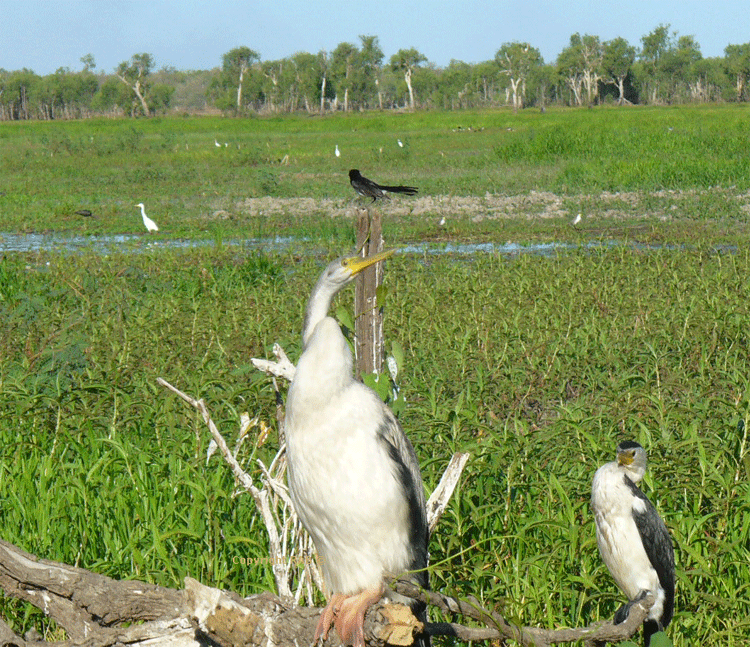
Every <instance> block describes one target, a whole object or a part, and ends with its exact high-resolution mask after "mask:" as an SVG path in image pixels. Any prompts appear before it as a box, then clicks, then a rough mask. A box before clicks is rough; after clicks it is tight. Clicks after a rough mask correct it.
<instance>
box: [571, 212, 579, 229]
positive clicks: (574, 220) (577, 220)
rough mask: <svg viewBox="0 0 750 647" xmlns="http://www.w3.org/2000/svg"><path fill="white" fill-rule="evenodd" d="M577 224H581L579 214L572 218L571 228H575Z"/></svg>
mask: <svg viewBox="0 0 750 647" xmlns="http://www.w3.org/2000/svg"><path fill="white" fill-rule="evenodd" d="M579 222H581V214H580V213H579V214H578V215H577V216H576V217H575V218H573V223H572V224H573V226H574V227H575V226H576V225H577V224H578V223H579Z"/></svg>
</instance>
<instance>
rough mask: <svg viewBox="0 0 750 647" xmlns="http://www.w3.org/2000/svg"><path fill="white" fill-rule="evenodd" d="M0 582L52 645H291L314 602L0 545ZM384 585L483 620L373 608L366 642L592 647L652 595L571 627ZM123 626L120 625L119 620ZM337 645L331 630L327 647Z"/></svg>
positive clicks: (616, 635)
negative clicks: (42, 620)
mask: <svg viewBox="0 0 750 647" xmlns="http://www.w3.org/2000/svg"><path fill="white" fill-rule="evenodd" d="M0 586H1V587H2V588H3V590H4V591H5V592H6V594H8V595H11V596H13V597H17V598H20V599H22V600H26V601H29V602H31V603H32V604H34V605H35V606H38V607H39V608H40V609H42V610H43V611H44V612H45V613H46V614H47V615H48V616H49V617H51V618H53V619H54V620H55V621H56V622H57V623H58V624H59V625H60V626H61V627H63V628H64V629H65V630H66V632H67V634H68V639H67V640H64V641H59V642H57V643H56V645H57V646H58V647H73V646H78V645H80V646H85V647H119V646H121V645H127V644H130V645H143V647H146V645H148V647H153V646H154V645H155V646H156V647H162V645H164V646H165V647H166V646H167V645H169V646H170V647H172V646H175V645H176V646H178V647H183V646H184V647H198V646H201V647H204V646H208V645H209V644H219V645H222V646H224V647H230V646H231V647H240V646H242V647H299V646H300V645H306V644H311V642H312V637H313V635H314V632H315V627H316V625H317V622H318V617H319V614H320V609H319V608H313V607H298V606H296V605H295V604H294V603H293V602H292V601H291V600H289V599H286V600H284V599H282V598H280V597H277V596H275V595H273V594H271V593H267V592H266V593H261V594H259V595H254V596H251V597H249V598H244V599H243V598H240V597H239V596H238V595H236V594H234V593H232V592H226V591H221V590H218V589H214V588H211V587H207V586H203V585H202V584H200V583H198V582H197V581H195V580H193V579H191V578H186V579H185V589H184V590H182V591H177V590H174V589H169V588H165V587H160V586H155V585H153V584H147V583H145V582H138V581H124V582H119V581H117V580H113V579H111V578H108V577H105V576H103V575H97V574H95V573H92V572H90V571H86V570H84V569H81V568H76V567H73V566H68V565H66V564H61V563H57V562H52V561H49V560H41V559H38V558H36V557H35V556H34V555H30V554H29V553H26V552H25V551H23V550H21V549H20V548H18V547H16V546H13V545H12V544H8V543H7V542H2V541H0ZM391 588H392V589H393V590H395V591H397V592H398V593H400V594H402V595H406V596H408V597H414V598H416V599H419V600H422V601H424V602H425V603H427V604H429V605H430V606H433V607H436V608H438V609H440V610H441V611H442V612H443V613H445V614H447V615H461V616H463V617H465V618H468V619H469V620H472V621H474V622H475V623H478V624H481V625H483V626H474V627H469V626H466V625H461V624H457V623H447V622H436V623H428V624H427V625H426V626H425V627H423V626H422V624H421V623H420V622H419V621H418V620H416V619H415V618H414V617H413V616H412V615H411V612H410V611H409V609H408V607H404V606H402V605H398V604H384V603H380V604H377V605H375V606H374V607H373V608H372V609H370V610H369V611H368V613H367V617H366V622H365V636H366V638H367V642H368V645H370V647H382V645H384V644H385V643H386V642H387V643H388V644H392V645H401V646H407V645H410V644H412V642H413V636H414V634H415V633H418V632H420V631H422V630H423V629H424V630H425V631H426V632H427V633H429V634H430V635H433V636H437V635H447V636H453V637H455V638H458V639H459V640H462V641H469V640H499V639H504V640H514V641H517V642H518V643H520V644H521V645H535V646H536V647H544V646H546V645H554V644H562V643H572V642H576V641H581V640H583V641H584V642H585V644H586V645H590V646H591V647H594V646H596V645H604V644H606V643H608V642H618V641H621V640H624V639H626V638H628V637H630V636H632V635H633V634H634V633H635V632H636V631H637V630H638V628H639V627H640V625H641V624H642V622H643V619H644V618H645V617H646V614H647V613H648V610H649V609H650V607H651V605H652V604H653V602H654V600H653V598H652V597H649V598H646V599H645V600H643V601H642V602H641V603H638V604H636V605H634V606H633V607H632V609H631V611H630V616H629V618H628V619H627V620H626V621H625V622H624V623H622V624H620V625H613V624H612V623H610V622H598V623H595V624H593V625H591V626H590V627H584V628H580V629H556V630H547V629H538V628H533V627H522V628H521V627H515V626H513V625H510V624H508V623H507V622H506V621H505V620H504V619H503V617H502V616H501V615H500V614H499V613H497V612H495V611H492V610H490V609H487V608H485V607H483V606H482V605H481V604H480V603H479V602H478V601H477V600H475V599H469V600H460V599H457V598H452V597H450V596H447V595H443V594H440V593H436V592H433V591H422V590H420V589H419V588H418V587H416V586H414V585H413V584H412V583H410V582H407V581H405V580H397V581H395V582H393V583H392V584H391ZM124 625H128V626H124ZM0 644H2V645H19V647H38V646H39V645H43V644H45V643H44V642H43V641H41V640H37V639H34V638H31V637H28V638H27V639H26V640H24V639H23V638H21V637H19V636H16V635H15V634H14V633H13V632H12V631H11V630H10V628H9V627H8V626H7V625H5V624H4V623H1V622H0ZM326 644H327V645H328V647H338V646H339V645H340V643H339V641H338V638H337V637H336V635H335V633H333V632H332V633H331V635H330V636H329V639H328V641H327V643H326Z"/></svg>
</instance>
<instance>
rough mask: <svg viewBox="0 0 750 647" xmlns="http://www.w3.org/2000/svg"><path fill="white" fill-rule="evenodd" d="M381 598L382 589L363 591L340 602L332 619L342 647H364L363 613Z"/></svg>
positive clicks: (380, 587)
mask: <svg viewBox="0 0 750 647" xmlns="http://www.w3.org/2000/svg"><path fill="white" fill-rule="evenodd" d="M381 597H383V587H382V586H379V587H378V588H377V589H365V590H364V591H362V592H360V593H357V594H356V595H352V596H349V597H347V598H345V599H344V600H342V601H341V604H340V607H339V608H338V609H336V611H335V616H334V619H333V622H334V625H335V626H336V632H337V633H338V635H339V638H341V642H342V643H344V645H354V647H365V627H364V625H365V613H367V609H369V608H370V606H371V605H373V604H375V603H376V602H377V601H378V600H380V598H381Z"/></svg>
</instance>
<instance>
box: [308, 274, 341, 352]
mask: <svg viewBox="0 0 750 647" xmlns="http://www.w3.org/2000/svg"><path fill="white" fill-rule="evenodd" d="M339 287H340V286H333V285H332V284H331V283H330V282H328V281H326V280H325V278H324V277H323V276H321V277H320V279H319V280H318V283H317V285H316V286H315V289H314V290H313V292H312V295H311V296H310V300H309V301H308V302H307V310H306V311H305V323H304V325H303V327H302V344H303V346H304V347H305V348H307V344H308V343H309V341H310V336H311V335H312V334H313V331H314V330H315V326H317V325H318V324H319V323H320V322H321V321H323V319H325V318H326V317H327V316H328V311H329V310H330V309H331V302H332V301H333V297H334V296H336V292H338V290H339Z"/></svg>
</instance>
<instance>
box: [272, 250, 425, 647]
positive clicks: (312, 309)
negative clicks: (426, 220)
mask: <svg viewBox="0 0 750 647" xmlns="http://www.w3.org/2000/svg"><path fill="white" fill-rule="evenodd" d="M390 254H391V253H390V252H385V253H381V254H376V255H373V256H370V257H368V258H365V259H362V258H359V257H352V258H342V259H338V260H336V261H334V262H333V263H331V264H330V265H329V266H328V267H327V268H326V270H325V271H324V272H323V274H322V275H321V277H320V279H319V280H318V283H317V285H316V286H315V289H314V290H313V292H312V295H311V296H310V300H309V302H308V305H307V312H306V316H305V324H304V328H303V333H302V339H303V343H304V350H303V352H302V356H301V357H300V359H299V362H298V364H297V370H296V373H295V376H294V380H293V381H292V384H291V386H290V388H289V395H288V398H287V409H286V423H285V425H286V439H287V457H288V467H289V472H288V479H289V491H290V494H291V498H292V501H293V503H294V507H295V510H296V511H297V514H298V515H299V518H300V520H301V522H302V525H303V526H304V527H305V528H306V529H307V531H308V532H309V533H310V536H311V537H312V539H313V542H314V543H315V548H316V550H317V552H318V555H319V557H320V563H321V568H322V571H323V575H324V578H325V582H326V588H327V591H326V595H327V597H328V600H329V601H328V605H327V606H326V608H325V609H324V611H323V613H322V614H321V617H320V621H319V622H318V626H317V629H316V633H315V641H316V642H317V640H318V639H319V638H320V637H321V636H323V637H324V638H325V637H326V636H327V635H328V631H329V629H330V627H331V625H332V624H333V625H334V626H335V627H336V631H337V632H338V634H339V637H340V638H341V641H342V642H343V643H344V644H346V645H349V644H353V645H355V647H364V627H363V625H364V616H365V613H366V611H367V609H368V608H369V606H370V605H372V604H374V603H375V602H377V601H378V600H380V598H381V597H382V596H383V593H384V580H386V579H387V578H391V577H395V576H399V575H406V574H407V573H409V572H411V573H410V575H409V576H410V577H411V578H412V579H413V580H414V581H415V582H416V583H418V584H419V585H420V586H422V587H425V588H426V587H427V579H428V578H427V571H426V568H427V541H428V530H427V519H426V510H425V499H424V491H423V486H422V477H421V473H420V470H419V464H418V462H417V457H416V455H415V453H414V449H413V447H412V445H411V443H410V442H409V440H408V439H407V437H406V436H405V434H404V432H403V430H402V429H401V426H400V425H399V423H398V421H397V420H396V418H395V417H394V415H393V413H392V412H391V411H390V409H388V407H386V406H385V404H383V402H382V400H381V399H380V398H379V397H378V395H377V394H376V393H375V392H374V391H373V390H372V389H370V388H369V387H367V386H365V385H364V384H362V383H361V382H357V381H356V380H355V379H354V375H353V361H352V353H351V350H350V349H349V346H348V344H347V341H346V339H345V338H344V335H343V334H342V332H341V329H340V328H339V325H338V323H336V321H335V320H334V319H333V318H331V317H329V316H328V310H329V308H330V307H331V302H332V300H333V297H334V296H335V294H336V293H337V292H338V291H339V290H340V289H341V288H343V287H344V286H345V285H346V284H348V283H349V282H350V281H351V280H352V279H353V278H354V277H355V276H356V275H357V274H358V273H359V272H361V271H362V270H363V269H365V268H366V267H369V266H370V265H373V264H374V263H377V262H378V261H381V260H383V259H385V258H387V257H388V256H390ZM399 601H401V602H403V601H404V600H403V599H400V600H399ZM412 609H413V610H414V611H415V613H416V614H417V615H418V617H419V616H421V617H422V619H424V606H423V605H419V604H414V605H412ZM418 643H419V644H421V645H423V646H425V647H427V646H428V645H429V638H428V637H427V636H421V637H419V638H418Z"/></svg>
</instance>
